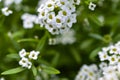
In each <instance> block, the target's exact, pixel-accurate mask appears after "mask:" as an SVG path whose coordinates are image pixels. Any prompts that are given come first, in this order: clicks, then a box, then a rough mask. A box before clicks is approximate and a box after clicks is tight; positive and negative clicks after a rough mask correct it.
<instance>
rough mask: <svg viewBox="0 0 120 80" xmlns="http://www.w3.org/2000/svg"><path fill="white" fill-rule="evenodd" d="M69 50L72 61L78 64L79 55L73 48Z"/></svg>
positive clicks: (79, 60)
mask: <svg viewBox="0 0 120 80" xmlns="http://www.w3.org/2000/svg"><path fill="white" fill-rule="evenodd" d="M70 50H71V54H72V56H73V57H74V59H75V60H76V62H77V63H80V62H81V58H80V55H79V53H78V52H77V51H76V50H75V49H74V48H71V49H70Z"/></svg>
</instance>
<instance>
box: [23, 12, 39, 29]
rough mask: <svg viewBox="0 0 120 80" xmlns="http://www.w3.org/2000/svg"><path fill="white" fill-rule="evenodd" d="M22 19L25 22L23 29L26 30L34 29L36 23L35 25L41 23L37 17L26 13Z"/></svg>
mask: <svg viewBox="0 0 120 80" xmlns="http://www.w3.org/2000/svg"><path fill="white" fill-rule="evenodd" d="M21 19H22V20H23V27H24V28H25V29H30V28H33V26H34V23H35V24H38V23H39V20H38V17H37V16H36V15H32V14H29V13H24V14H23V15H22V16H21Z"/></svg>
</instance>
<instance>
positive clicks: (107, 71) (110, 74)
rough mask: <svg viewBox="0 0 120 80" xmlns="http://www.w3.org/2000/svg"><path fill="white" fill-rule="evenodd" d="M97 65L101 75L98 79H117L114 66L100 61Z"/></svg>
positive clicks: (116, 71)
mask: <svg viewBox="0 0 120 80" xmlns="http://www.w3.org/2000/svg"><path fill="white" fill-rule="evenodd" d="M99 66H100V72H101V75H102V76H99V78H98V80H119V78H118V75H119V74H118V70H117V67H116V66H112V65H107V64H106V63H101V64H100V65H99Z"/></svg>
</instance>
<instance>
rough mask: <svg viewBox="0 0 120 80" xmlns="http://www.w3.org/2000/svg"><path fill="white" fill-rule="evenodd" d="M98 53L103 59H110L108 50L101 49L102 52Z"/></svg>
mask: <svg viewBox="0 0 120 80" xmlns="http://www.w3.org/2000/svg"><path fill="white" fill-rule="evenodd" d="M98 55H99V57H100V60H101V61H104V60H108V57H109V56H108V54H107V52H102V51H101V52H99V53H98Z"/></svg>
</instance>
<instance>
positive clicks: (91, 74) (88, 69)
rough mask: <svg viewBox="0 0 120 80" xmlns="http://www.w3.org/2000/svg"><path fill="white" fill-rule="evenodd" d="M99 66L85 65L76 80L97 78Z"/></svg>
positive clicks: (94, 79) (95, 79)
mask: <svg viewBox="0 0 120 80" xmlns="http://www.w3.org/2000/svg"><path fill="white" fill-rule="evenodd" d="M97 72H98V68H97V66H96V65H95V64H93V65H90V66H88V65H83V66H82V68H81V69H80V71H79V72H78V75H77V76H76V78H75V80H97V76H98V75H97Z"/></svg>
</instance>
